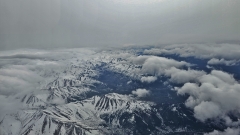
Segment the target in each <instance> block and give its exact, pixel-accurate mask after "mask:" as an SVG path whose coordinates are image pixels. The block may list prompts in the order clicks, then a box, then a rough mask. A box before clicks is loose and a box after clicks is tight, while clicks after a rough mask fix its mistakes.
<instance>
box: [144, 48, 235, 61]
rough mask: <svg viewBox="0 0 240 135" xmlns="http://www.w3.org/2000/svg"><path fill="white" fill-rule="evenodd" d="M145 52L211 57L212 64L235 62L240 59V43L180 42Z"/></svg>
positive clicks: (145, 52) (202, 57)
mask: <svg viewBox="0 0 240 135" xmlns="http://www.w3.org/2000/svg"><path fill="white" fill-rule="evenodd" d="M144 54H152V55H162V54H177V55H179V56H181V57H190V56H192V57H196V58H201V59H211V60H210V61H209V63H210V64H217V63H218V64H229V65H231V64H233V63H234V61H237V60H240V45H239V44H180V45H179V44H178V45H167V46H163V47H161V48H153V49H148V50H145V51H144Z"/></svg>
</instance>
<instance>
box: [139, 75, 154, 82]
mask: <svg viewBox="0 0 240 135" xmlns="http://www.w3.org/2000/svg"><path fill="white" fill-rule="evenodd" d="M156 80H157V77H155V76H143V77H142V78H141V82H146V83H152V82H155V81H156Z"/></svg>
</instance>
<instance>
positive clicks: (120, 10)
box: [0, 0, 240, 50]
mask: <svg viewBox="0 0 240 135" xmlns="http://www.w3.org/2000/svg"><path fill="white" fill-rule="evenodd" d="M239 6H240V1H239V0H148V1H146V0H98V1H96V0H51V1H49V0H17V1H16V0H0V50H5V49H18V48H56V47H81V46H124V45H131V44H135V45H156V44H174V43H206V42H237V43H240V40H239V37H240V8H239Z"/></svg>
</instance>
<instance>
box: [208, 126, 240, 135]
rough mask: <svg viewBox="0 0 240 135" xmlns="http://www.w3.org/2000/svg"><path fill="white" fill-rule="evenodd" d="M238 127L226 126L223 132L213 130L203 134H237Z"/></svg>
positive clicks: (239, 131) (239, 130)
mask: <svg viewBox="0 0 240 135" xmlns="http://www.w3.org/2000/svg"><path fill="white" fill-rule="evenodd" d="M239 133H240V129H239V128H227V129H225V130H224V131H223V132H221V131H217V130H214V131H213V132H211V133H206V134H204V135H239Z"/></svg>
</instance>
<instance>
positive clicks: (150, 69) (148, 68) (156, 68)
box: [137, 56, 189, 76]
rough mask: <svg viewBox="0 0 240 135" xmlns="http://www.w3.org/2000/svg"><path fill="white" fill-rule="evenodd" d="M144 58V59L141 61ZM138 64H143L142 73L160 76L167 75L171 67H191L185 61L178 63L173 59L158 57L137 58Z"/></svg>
mask: <svg viewBox="0 0 240 135" xmlns="http://www.w3.org/2000/svg"><path fill="white" fill-rule="evenodd" d="M140 58H142V59H140ZM137 60H138V63H139V64H142V70H141V71H142V73H143V74H150V75H156V76H160V75H163V74H164V73H165V70H167V69H169V68H171V67H177V68H179V67H183V66H187V65H188V66H189V64H188V63H187V62H184V61H180V62H179V61H176V60H173V59H168V58H164V57H156V56H139V57H137Z"/></svg>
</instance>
